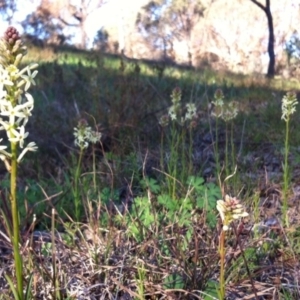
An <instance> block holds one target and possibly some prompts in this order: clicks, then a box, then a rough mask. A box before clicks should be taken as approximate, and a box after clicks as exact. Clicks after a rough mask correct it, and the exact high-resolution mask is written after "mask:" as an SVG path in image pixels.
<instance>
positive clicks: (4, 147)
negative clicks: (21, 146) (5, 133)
mask: <svg viewBox="0 0 300 300" xmlns="http://www.w3.org/2000/svg"><path fill="white" fill-rule="evenodd" d="M2 140H3V139H0V143H1V142H2ZM6 148H7V146H4V145H0V152H1V151H2V150H4V149H6Z"/></svg>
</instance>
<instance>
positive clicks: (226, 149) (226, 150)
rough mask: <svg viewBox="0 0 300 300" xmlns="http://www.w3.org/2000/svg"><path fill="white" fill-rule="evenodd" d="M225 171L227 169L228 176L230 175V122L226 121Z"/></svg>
mask: <svg viewBox="0 0 300 300" xmlns="http://www.w3.org/2000/svg"><path fill="white" fill-rule="evenodd" d="M225 143H226V146H225V171H226V177H228V176H229V173H230V172H229V166H228V124H227V122H226V137H225Z"/></svg>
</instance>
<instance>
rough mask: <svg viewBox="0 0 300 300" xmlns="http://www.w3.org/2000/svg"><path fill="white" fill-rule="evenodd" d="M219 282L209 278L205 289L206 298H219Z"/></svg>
mask: <svg viewBox="0 0 300 300" xmlns="http://www.w3.org/2000/svg"><path fill="white" fill-rule="evenodd" d="M218 290H219V283H218V282H216V281H213V280H208V282H207V285H206V289H205V290H204V293H205V294H204V295H203V299H204V300H218V299H219V296H218Z"/></svg>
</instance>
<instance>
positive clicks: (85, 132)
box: [73, 119, 102, 221]
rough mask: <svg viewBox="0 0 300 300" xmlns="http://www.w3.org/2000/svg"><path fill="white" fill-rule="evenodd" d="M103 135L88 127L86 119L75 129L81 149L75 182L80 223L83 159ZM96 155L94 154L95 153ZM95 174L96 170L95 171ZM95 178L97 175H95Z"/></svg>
mask: <svg viewBox="0 0 300 300" xmlns="http://www.w3.org/2000/svg"><path fill="white" fill-rule="evenodd" d="M101 136H102V135H101V133H100V132H98V131H94V130H92V128H91V127H90V126H88V122H87V121H86V119H80V120H79V122H78V125H77V127H75V128H74V137H75V145H76V146H77V147H79V158H78V162H77V167H76V171H75V179H74V180H75V182H74V191H73V194H74V202H75V217H76V220H77V221H79V217H80V209H79V206H80V188H79V182H80V180H79V178H80V174H81V164H82V158H83V154H84V151H85V150H86V149H87V147H88V146H89V143H92V144H96V143H97V142H100V140H101ZM93 155H94V153H93ZM93 161H95V158H94V156H93ZM93 168H95V164H93ZM94 174H95V170H94ZM94 176H95V175H94ZM93 181H94V187H95V184H96V183H95V177H94V178H93Z"/></svg>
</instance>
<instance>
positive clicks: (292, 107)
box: [281, 92, 298, 122]
mask: <svg viewBox="0 0 300 300" xmlns="http://www.w3.org/2000/svg"><path fill="white" fill-rule="evenodd" d="M297 104H298V101H297V97H296V93H294V92H288V93H287V94H286V95H285V96H284V97H283V99H282V105H281V110H282V116H281V119H283V120H284V121H286V122H287V121H288V120H289V118H290V116H291V115H292V114H293V113H294V112H295V111H296V105H297Z"/></svg>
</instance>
